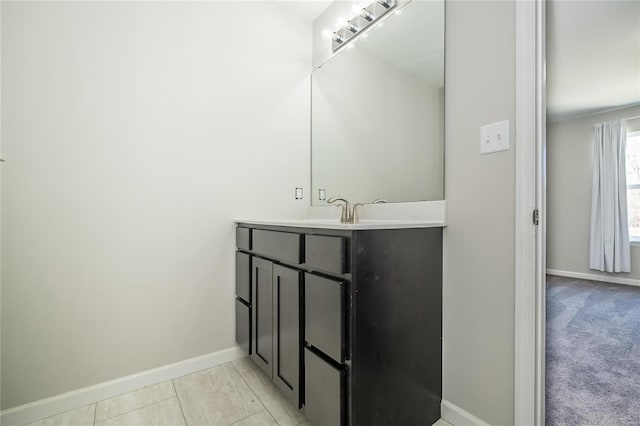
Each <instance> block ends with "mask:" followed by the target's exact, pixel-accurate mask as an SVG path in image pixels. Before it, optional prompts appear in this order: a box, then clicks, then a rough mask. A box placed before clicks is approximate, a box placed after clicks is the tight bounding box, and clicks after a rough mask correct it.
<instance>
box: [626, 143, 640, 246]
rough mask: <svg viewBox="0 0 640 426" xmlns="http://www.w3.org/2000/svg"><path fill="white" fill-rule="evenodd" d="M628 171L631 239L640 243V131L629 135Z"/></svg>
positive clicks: (628, 206) (628, 208)
mask: <svg viewBox="0 0 640 426" xmlns="http://www.w3.org/2000/svg"><path fill="white" fill-rule="evenodd" d="M626 169H627V210H628V212H629V239H630V240H631V241H634V242H639V243H640V131H638V132H631V133H628V134H627V158H626Z"/></svg>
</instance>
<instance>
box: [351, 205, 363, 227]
mask: <svg viewBox="0 0 640 426" xmlns="http://www.w3.org/2000/svg"><path fill="white" fill-rule="evenodd" d="M358 206H364V204H362V203H356V204H354V205H353V206H352V209H353V210H352V213H351V223H359V222H360V218H359V217H358Z"/></svg>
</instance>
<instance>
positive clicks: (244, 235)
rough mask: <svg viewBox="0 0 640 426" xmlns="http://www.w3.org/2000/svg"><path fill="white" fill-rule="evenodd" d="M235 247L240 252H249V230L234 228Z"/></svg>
mask: <svg viewBox="0 0 640 426" xmlns="http://www.w3.org/2000/svg"><path fill="white" fill-rule="evenodd" d="M236 247H238V248H239V249H241V250H251V229H249V228H241V227H237V228H236Z"/></svg>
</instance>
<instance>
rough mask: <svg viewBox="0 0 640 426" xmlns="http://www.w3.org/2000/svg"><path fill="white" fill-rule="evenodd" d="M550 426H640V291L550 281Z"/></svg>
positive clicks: (569, 280)
mask: <svg viewBox="0 0 640 426" xmlns="http://www.w3.org/2000/svg"><path fill="white" fill-rule="evenodd" d="M546 362H547V366H546V416H547V418H546V420H547V422H546V423H547V425H640V287H631V286H625V285H617V284H607V283H601V282H596V281H586V280H578V279H573V278H562V277H554V276H548V277H547V349H546Z"/></svg>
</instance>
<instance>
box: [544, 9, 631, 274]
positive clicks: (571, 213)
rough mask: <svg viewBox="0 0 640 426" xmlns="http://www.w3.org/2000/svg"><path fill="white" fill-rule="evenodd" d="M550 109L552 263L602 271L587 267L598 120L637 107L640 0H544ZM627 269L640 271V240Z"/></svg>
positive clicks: (625, 113)
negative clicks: (595, 129)
mask: <svg viewBox="0 0 640 426" xmlns="http://www.w3.org/2000/svg"><path fill="white" fill-rule="evenodd" d="M547 113H548V114H547V177H548V185H547V200H548V209H547V210H548V235H547V238H548V244H547V246H548V247H547V264H548V267H549V268H550V269H554V270H562V271H571V272H576V273H591V274H600V272H598V271H594V270H592V269H590V268H589V233H590V211H591V195H592V194H591V187H592V170H593V168H592V165H593V161H594V158H593V125H594V124H595V123H601V122H607V121H612V120H617V119H626V118H631V117H636V116H639V115H640V1H604V0H600V1H560V0H554V1H550V2H549V3H548V4H547ZM636 129H638V130H640V120H638V119H631V120H628V121H627V131H629V132H631V131H633V130H636ZM639 213H640V212H639ZM623 275H625V276H628V277H630V278H634V279H640V247H632V250H631V274H623Z"/></svg>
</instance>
